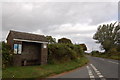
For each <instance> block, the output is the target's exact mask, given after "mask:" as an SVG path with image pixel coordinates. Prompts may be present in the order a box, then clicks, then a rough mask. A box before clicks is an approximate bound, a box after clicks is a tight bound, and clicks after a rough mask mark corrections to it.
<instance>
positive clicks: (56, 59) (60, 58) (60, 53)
mask: <svg viewBox="0 0 120 80" xmlns="http://www.w3.org/2000/svg"><path fill="white" fill-rule="evenodd" d="M82 53H83V50H82V48H81V46H80V45H73V44H60V43H57V44H49V45H48V63H61V62H66V61H71V60H74V59H77V58H79V57H82V56H83V54H82Z"/></svg>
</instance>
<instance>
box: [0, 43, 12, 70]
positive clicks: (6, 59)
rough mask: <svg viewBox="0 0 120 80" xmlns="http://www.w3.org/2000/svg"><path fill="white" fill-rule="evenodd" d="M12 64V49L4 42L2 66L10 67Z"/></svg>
mask: <svg viewBox="0 0 120 80" xmlns="http://www.w3.org/2000/svg"><path fill="white" fill-rule="evenodd" d="M11 65H12V50H11V48H10V46H9V45H7V44H6V43H5V42H2V66H3V68H4V67H8V66H11Z"/></svg>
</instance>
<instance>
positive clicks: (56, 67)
mask: <svg viewBox="0 0 120 80" xmlns="http://www.w3.org/2000/svg"><path fill="white" fill-rule="evenodd" d="M87 63H88V59H87V58H86V57H81V58H79V59H77V60H73V61H69V62H65V63H59V64H47V65H39V66H22V67H9V68H4V69H3V70H2V78H45V77H48V76H51V75H55V74H59V73H62V72H66V71H70V70H73V69H75V68H78V67H81V66H84V65H85V64H87Z"/></svg>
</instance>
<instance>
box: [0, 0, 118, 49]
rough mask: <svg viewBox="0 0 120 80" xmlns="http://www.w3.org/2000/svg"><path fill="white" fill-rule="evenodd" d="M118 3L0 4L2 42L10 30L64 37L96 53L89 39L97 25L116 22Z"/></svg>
mask: <svg viewBox="0 0 120 80" xmlns="http://www.w3.org/2000/svg"><path fill="white" fill-rule="evenodd" d="M117 10H118V4H117V2H100V3H99V2H38V3H35V2H31V3H27V2H26V3H25V2H18V3H15V2H14V3H10V2H8V3H7V2H6V3H3V4H2V32H3V34H2V35H3V36H2V40H5V38H6V36H7V34H8V32H9V30H11V29H12V30H17V31H24V32H31V33H36V34H44V35H51V36H53V37H55V38H57V39H59V38H62V37H67V38H70V39H71V40H72V42H73V43H85V44H86V45H87V47H88V48H89V50H92V49H94V50H98V48H99V46H98V45H97V44H96V43H95V42H94V40H93V39H92V37H93V34H94V33H95V32H96V30H97V27H98V25H99V24H103V23H110V22H115V21H117V17H118V16H117V15H118V12H117Z"/></svg>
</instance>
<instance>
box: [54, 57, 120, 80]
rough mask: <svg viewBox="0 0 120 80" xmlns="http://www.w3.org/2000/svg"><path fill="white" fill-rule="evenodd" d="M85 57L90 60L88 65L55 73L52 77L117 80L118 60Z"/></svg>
mask: <svg viewBox="0 0 120 80" xmlns="http://www.w3.org/2000/svg"><path fill="white" fill-rule="evenodd" d="M87 58H88V59H89V61H90V63H89V64H88V65H86V66H84V67H81V68H78V69H76V70H73V71H71V72H68V73H64V74H60V75H56V76H54V78H87V79H91V80H96V79H98V80H106V79H107V80H110V79H111V78H112V79H111V80H114V79H115V80H118V78H119V76H118V74H119V73H118V67H119V62H118V60H112V59H104V58H98V57H91V56H87ZM119 75H120V74H119ZM108 78H109V79H108ZM113 78H114V79H113ZM119 80H120V79H119Z"/></svg>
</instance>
